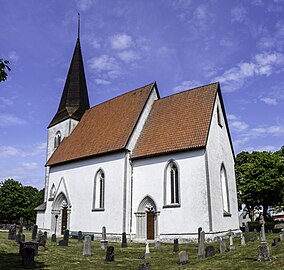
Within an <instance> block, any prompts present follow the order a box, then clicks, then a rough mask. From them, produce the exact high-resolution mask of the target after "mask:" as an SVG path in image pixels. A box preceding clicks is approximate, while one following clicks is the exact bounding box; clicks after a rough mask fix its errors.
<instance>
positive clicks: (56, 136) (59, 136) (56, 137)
mask: <svg viewBox="0 0 284 270" xmlns="http://www.w3.org/2000/svg"><path fill="white" fill-rule="evenodd" d="M60 142H61V133H60V131H59V130H58V131H57V132H56V134H55V138H54V148H55V149H56V148H57V147H58V146H59V144H60Z"/></svg>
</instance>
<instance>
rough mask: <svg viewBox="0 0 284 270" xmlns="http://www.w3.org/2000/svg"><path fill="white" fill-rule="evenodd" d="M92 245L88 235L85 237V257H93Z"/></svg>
mask: <svg viewBox="0 0 284 270" xmlns="http://www.w3.org/2000/svg"><path fill="white" fill-rule="evenodd" d="M91 245H92V239H91V236H90V235H86V236H85V237H84V249H83V256H91V255H92V254H91Z"/></svg>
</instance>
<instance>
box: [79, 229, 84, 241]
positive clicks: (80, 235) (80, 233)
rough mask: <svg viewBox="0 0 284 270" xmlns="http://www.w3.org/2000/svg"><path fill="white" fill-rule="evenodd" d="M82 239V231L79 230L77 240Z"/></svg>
mask: <svg viewBox="0 0 284 270" xmlns="http://www.w3.org/2000/svg"><path fill="white" fill-rule="evenodd" d="M82 239H83V233H82V231H79V232H78V242H81V241H82Z"/></svg>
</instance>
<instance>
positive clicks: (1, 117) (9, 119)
mask: <svg viewBox="0 0 284 270" xmlns="http://www.w3.org/2000/svg"><path fill="white" fill-rule="evenodd" d="M24 124H26V121H25V120H23V119H21V118H19V117H17V116H15V115H12V114H0V127H8V126H15V125H24Z"/></svg>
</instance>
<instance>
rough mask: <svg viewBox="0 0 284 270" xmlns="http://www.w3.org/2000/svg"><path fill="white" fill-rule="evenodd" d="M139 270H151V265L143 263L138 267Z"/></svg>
mask: <svg viewBox="0 0 284 270" xmlns="http://www.w3.org/2000/svg"><path fill="white" fill-rule="evenodd" d="M138 270H150V263H148V262H147V263H142V264H139V265H138Z"/></svg>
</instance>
